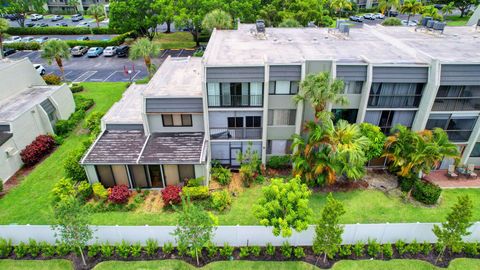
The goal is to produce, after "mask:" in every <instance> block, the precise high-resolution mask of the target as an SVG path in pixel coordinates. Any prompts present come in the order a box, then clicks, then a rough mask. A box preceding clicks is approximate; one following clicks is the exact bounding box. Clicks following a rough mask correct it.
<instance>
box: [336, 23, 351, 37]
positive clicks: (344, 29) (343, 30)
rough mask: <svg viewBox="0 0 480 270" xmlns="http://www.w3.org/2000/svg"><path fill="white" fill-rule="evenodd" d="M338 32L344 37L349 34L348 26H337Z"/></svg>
mask: <svg viewBox="0 0 480 270" xmlns="http://www.w3.org/2000/svg"><path fill="white" fill-rule="evenodd" d="M338 31H339V32H340V33H342V34H344V35H347V36H348V35H349V34H350V25H348V24H346V23H341V24H340V25H339V26H338Z"/></svg>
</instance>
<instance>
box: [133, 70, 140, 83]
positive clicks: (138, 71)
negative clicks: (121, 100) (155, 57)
mask: <svg viewBox="0 0 480 270" xmlns="http://www.w3.org/2000/svg"><path fill="white" fill-rule="evenodd" d="M138 73H140V70H137V73H135V75H133V77H132V81H133V80H134V79H135V77H137V75H138Z"/></svg>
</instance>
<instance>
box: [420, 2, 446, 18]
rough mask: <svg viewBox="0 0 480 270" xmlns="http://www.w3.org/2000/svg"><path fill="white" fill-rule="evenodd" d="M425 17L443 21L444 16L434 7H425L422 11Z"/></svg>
mask: <svg viewBox="0 0 480 270" xmlns="http://www.w3.org/2000/svg"><path fill="white" fill-rule="evenodd" d="M422 16H423V17H432V18H433V19H434V20H442V19H443V18H442V15H440V14H439V13H438V9H437V8H436V7H435V6H434V5H429V6H424V7H423V10H422Z"/></svg>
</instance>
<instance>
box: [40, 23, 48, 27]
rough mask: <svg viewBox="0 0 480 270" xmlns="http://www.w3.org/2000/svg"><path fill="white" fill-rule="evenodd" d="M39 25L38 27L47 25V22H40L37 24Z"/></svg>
mask: <svg viewBox="0 0 480 270" xmlns="http://www.w3.org/2000/svg"><path fill="white" fill-rule="evenodd" d="M39 26H40V27H47V26H48V23H44V22H42V23H40V24H39Z"/></svg>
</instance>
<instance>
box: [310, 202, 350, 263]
mask: <svg viewBox="0 0 480 270" xmlns="http://www.w3.org/2000/svg"><path fill="white" fill-rule="evenodd" d="M343 214H345V209H344V207H343V204H342V203H341V202H340V201H337V200H335V199H334V198H333V196H332V193H329V194H328V196H327V203H326V204H325V207H323V210H322V216H321V218H320V220H319V222H318V224H317V226H316V227H315V239H314V241H313V250H314V252H315V253H317V254H321V253H323V254H324V256H323V262H326V260H327V257H328V258H333V256H334V255H335V254H336V253H337V252H338V250H339V248H340V245H341V244H342V233H343V230H344V228H343V226H342V225H340V217H341V216H342V215H343Z"/></svg>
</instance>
